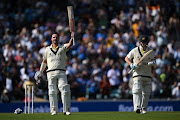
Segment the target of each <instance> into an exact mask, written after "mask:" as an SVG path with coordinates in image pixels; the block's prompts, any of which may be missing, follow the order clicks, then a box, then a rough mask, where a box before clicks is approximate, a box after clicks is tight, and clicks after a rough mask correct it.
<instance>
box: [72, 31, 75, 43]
mask: <svg viewBox="0 0 180 120" xmlns="http://www.w3.org/2000/svg"><path fill="white" fill-rule="evenodd" d="M72 34H73V36H71V37H72V39H73V45H75V40H74V32H71V35H72Z"/></svg>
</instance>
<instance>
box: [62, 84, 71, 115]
mask: <svg viewBox="0 0 180 120" xmlns="http://www.w3.org/2000/svg"><path fill="white" fill-rule="evenodd" d="M61 98H62V103H63V112H67V111H69V112H70V107H71V91H70V86H69V85H68V84H65V85H63V86H62V89H61Z"/></svg>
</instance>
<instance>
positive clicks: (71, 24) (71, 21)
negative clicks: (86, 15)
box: [67, 6, 75, 32]
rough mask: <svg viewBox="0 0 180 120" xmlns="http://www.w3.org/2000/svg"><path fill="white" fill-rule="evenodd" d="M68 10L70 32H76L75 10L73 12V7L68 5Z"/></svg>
mask: <svg viewBox="0 0 180 120" xmlns="http://www.w3.org/2000/svg"><path fill="white" fill-rule="evenodd" d="M67 10H68V19H69V29H70V32H74V27H75V24H74V12H73V7H72V6H68V7H67Z"/></svg>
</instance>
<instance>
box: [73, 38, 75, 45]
mask: <svg viewBox="0 0 180 120" xmlns="http://www.w3.org/2000/svg"><path fill="white" fill-rule="evenodd" d="M73 45H75V40H74V37H73Z"/></svg>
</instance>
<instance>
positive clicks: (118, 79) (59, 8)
mask: <svg viewBox="0 0 180 120" xmlns="http://www.w3.org/2000/svg"><path fill="white" fill-rule="evenodd" d="M67 5H73V7H74V14H75V25H76V33H75V41H76V44H75V46H73V47H72V48H71V49H70V50H69V51H68V53H67V75H68V82H69V84H70V85H71V92H72V99H78V98H83V97H84V98H87V99H112V98H117V99H130V98H132V92H131V88H132V78H131V76H132V75H131V74H130V75H129V74H127V73H128V71H129V70H130V68H129V66H128V65H127V64H126V63H125V61H124V58H125V56H126V55H127V53H128V52H129V51H130V50H131V49H133V48H134V47H136V46H138V45H139V42H138V38H139V36H141V35H147V36H148V37H149V40H150V42H149V44H148V46H149V47H151V48H152V49H154V51H155V53H156V58H157V59H156V65H155V66H153V67H152V73H153V79H152V94H151V98H180V23H179V22H180V21H179V20H180V19H179V18H180V1H179V0H69V1H68V2H64V1H58V0H54V1H51V0H31V1H24V0H16V1H14V0H9V1H7V0H1V1H0V36H1V37H0V48H1V49H0V68H1V70H0V96H1V100H2V101H3V102H10V101H14V100H23V99H24V86H25V85H26V84H34V85H36V84H35V80H34V74H35V72H36V71H38V70H39V67H40V64H41V61H42V56H43V53H44V50H45V48H46V46H48V45H50V44H51V39H50V38H51V33H52V32H54V31H56V32H58V33H59V34H60V38H59V42H60V44H64V43H66V42H68V40H69V39H70V32H69V27H68V17H67V8H66V6H67ZM45 75H46V74H45V73H44V76H45ZM44 79H46V78H44ZM36 86H37V85H36ZM47 91H48V89H47V86H44V87H41V88H39V87H38V86H37V87H36V90H35V96H37V97H40V98H43V99H48V92H47Z"/></svg>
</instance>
